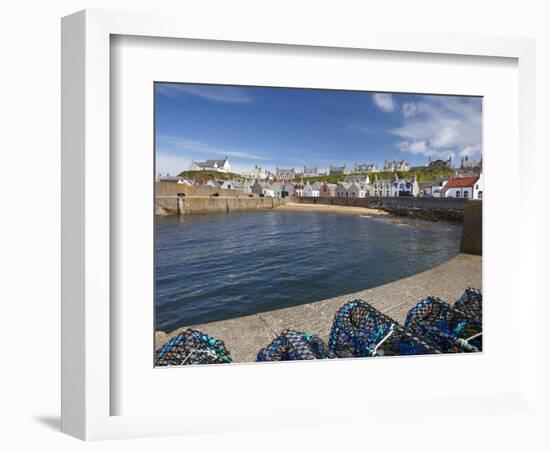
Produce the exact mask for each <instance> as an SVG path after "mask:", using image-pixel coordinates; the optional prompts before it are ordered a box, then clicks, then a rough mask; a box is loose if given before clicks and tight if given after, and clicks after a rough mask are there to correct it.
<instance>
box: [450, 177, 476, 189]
mask: <svg viewBox="0 0 550 450" xmlns="http://www.w3.org/2000/svg"><path fill="white" fill-rule="evenodd" d="M477 180H479V177H464V178H451V179H450V180H449V181H447V184H446V185H445V188H444V189H445V190H448V189H449V188H459V187H471V186H473V185H474V184H476V183H477Z"/></svg>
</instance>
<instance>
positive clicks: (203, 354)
mask: <svg viewBox="0 0 550 450" xmlns="http://www.w3.org/2000/svg"><path fill="white" fill-rule="evenodd" d="M230 362H233V361H232V359H231V356H230V355H229V350H227V349H226V348H225V344H224V343H223V341H220V340H217V339H214V338H213V337H211V336H209V335H207V334H205V333H202V332H200V331H197V330H191V329H187V330H185V331H184V332H183V333H181V334H179V335H178V336H176V337H175V338H173V339H172V340H170V342H168V343H167V344H165V345H164V346H163V347H162V348H161V349H160V350H158V351H157V354H156V355H155V365H156V366H184V365H185V366H187V365H192V364H222V363H230Z"/></svg>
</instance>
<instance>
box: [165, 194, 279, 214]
mask: <svg viewBox="0 0 550 450" xmlns="http://www.w3.org/2000/svg"><path fill="white" fill-rule="evenodd" d="M244 195H246V194H244ZM287 202H288V198H259V197H248V196H243V197H236V196H235V197H221V196H220V197H188V196H166V197H156V198H155V214H157V215H179V214H207V213H229V212H241V211H256V210H269V209H274V208H276V207H277V206H279V205H283V204H285V203H287Z"/></svg>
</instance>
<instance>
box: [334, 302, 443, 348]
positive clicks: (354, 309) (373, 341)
mask: <svg viewBox="0 0 550 450" xmlns="http://www.w3.org/2000/svg"><path fill="white" fill-rule="evenodd" d="M329 349H330V351H332V352H334V354H335V355H336V356H338V357H340V358H352V357H363V356H400V355H425V354H432V353H439V351H438V350H437V349H436V348H434V347H432V346H430V345H429V344H427V343H426V342H424V341H422V340H421V339H418V338H417V337H416V336H413V335H411V334H410V333H408V332H407V331H405V329H404V328H403V327H402V326H400V325H399V324H398V323H397V322H396V321H394V320H393V319H390V318H389V317H388V316H386V315H384V314H382V313H381V312H380V311H378V310H377V309H375V308H374V307H372V306H371V305H369V304H368V303H365V302H363V301H362V300H353V301H351V302H349V303H346V304H345V305H344V306H342V307H341V308H340V309H339V310H338V311H337V312H336V315H335V316H334V322H333V323H332V329H331V332H330V338H329Z"/></svg>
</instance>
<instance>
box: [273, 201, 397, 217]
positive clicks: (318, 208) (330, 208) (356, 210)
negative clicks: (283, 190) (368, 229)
mask: <svg viewBox="0 0 550 450" xmlns="http://www.w3.org/2000/svg"><path fill="white" fill-rule="evenodd" d="M276 210H277V211H315V212H329V213H338V214H359V215H364V214H366V215H371V216H387V215H388V214H389V213H388V212H387V211H382V210H380V209H374V208H362V207H356V206H337V205H310V204H305V203H286V204H284V205H281V206H278V207H277V208H276Z"/></svg>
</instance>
